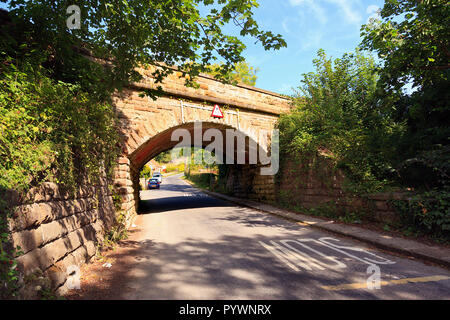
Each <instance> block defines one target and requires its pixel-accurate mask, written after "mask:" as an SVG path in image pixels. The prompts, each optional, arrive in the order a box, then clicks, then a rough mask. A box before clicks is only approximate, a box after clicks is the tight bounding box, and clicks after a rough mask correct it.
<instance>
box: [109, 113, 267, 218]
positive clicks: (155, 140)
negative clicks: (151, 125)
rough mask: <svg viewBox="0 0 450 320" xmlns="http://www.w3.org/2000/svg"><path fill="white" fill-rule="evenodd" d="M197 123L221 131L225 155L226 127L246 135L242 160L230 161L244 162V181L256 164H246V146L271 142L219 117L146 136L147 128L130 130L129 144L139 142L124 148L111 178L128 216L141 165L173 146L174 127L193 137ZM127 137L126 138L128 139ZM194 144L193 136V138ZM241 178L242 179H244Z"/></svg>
mask: <svg viewBox="0 0 450 320" xmlns="http://www.w3.org/2000/svg"><path fill="white" fill-rule="evenodd" d="M196 123H201V127H202V135H203V134H204V132H205V131H206V130H208V129H210V128H213V129H218V130H219V131H221V132H222V135H223V138H224V141H223V147H224V148H223V150H222V152H223V153H224V155H225V157H226V156H227V155H226V148H225V146H226V143H227V142H226V130H227V129H232V130H233V131H234V132H238V133H239V134H241V135H242V136H243V137H245V164H239V165H238V164H236V165H232V166H233V167H236V168H237V167H239V168H241V167H242V166H247V169H246V170H245V172H247V175H246V177H245V178H246V179H245V181H247V180H249V179H250V178H249V177H250V176H249V175H248V173H249V172H250V171H251V170H249V167H252V168H253V171H251V172H254V171H256V170H255V168H256V167H257V165H253V166H252V165H250V164H249V148H250V142H251V143H252V145H253V146H256V147H257V148H259V149H260V150H261V151H263V152H267V150H268V149H269V148H268V144H267V143H268V142H270V139H261V138H260V136H263V135H264V134H265V132H264V133H263V134H261V132H258V130H255V129H254V128H253V130H250V129H251V128H249V127H247V132H244V131H242V130H239V129H238V128H237V126H236V125H232V124H226V123H223V122H220V121H198V122H197V121H191V122H185V123H182V124H178V125H175V126H172V127H170V128H167V129H165V130H160V131H159V132H157V133H156V134H154V135H153V136H150V137H149V134H148V131H147V132H146V131H145V130H139V131H136V132H134V133H133V136H132V141H133V144H132V146H135V145H137V144H138V143H140V144H139V145H138V146H137V147H135V148H134V150H132V151H131V150H130V149H131V148H130V146H128V147H127V148H126V150H127V151H131V152H130V153H124V154H123V156H122V157H121V158H120V159H119V165H118V168H117V172H116V177H115V181H114V186H115V187H116V190H117V191H118V192H119V194H120V195H121V197H122V210H124V211H126V212H127V213H128V214H127V215H128V216H130V217H132V216H134V214H136V212H137V205H138V201H139V172H140V170H141V169H142V167H143V166H144V165H145V164H146V163H147V162H148V161H150V160H151V159H152V158H154V157H155V156H156V155H158V154H160V153H161V152H164V151H167V150H170V149H172V148H173V147H174V146H176V145H177V144H178V143H179V141H172V139H171V136H172V133H173V132H174V131H175V130H177V129H186V130H187V131H188V132H189V133H190V134H191V137H194V128H195V125H196ZM127 141H128V140H127ZM259 141H262V143H261V144H260V143H258V142H259ZM191 142H192V144H191V146H193V139H192V141H191ZM202 142H203V143H202V147H206V146H207V145H208V144H209V143H210V142H207V141H203V140H202ZM236 146H237V144H236V143H235V144H234V147H235V148H234V150H233V151H234V152H235V153H236ZM233 157H234V159H237V156H236V154H234V155H233ZM235 171H236V172H244V170H242V169H241V170H240V171H239V170H238V169H235ZM243 181H244V180H243Z"/></svg>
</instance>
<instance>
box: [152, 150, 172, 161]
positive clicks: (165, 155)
mask: <svg viewBox="0 0 450 320" xmlns="http://www.w3.org/2000/svg"><path fill="white" fill-rule="evenodd" d="M154 159H155V161H156V162H159V163H169V162H170V161H171V160H172V158H171V153H170V150H168V151H164V152H161V153H160V154H158V155H157V156H156V157H155V158H154Z"/></svg>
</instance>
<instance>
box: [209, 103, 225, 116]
mask: <svg viewBox="0 0 450 320" xmlns="http://www.w3.org/2000/svg"><path fill="white" fill-rule="evenodd" d="M211 117H214V118H223V113H222V110H220V107H219V105H217V104H215V105H214V109H213V111H212V113H211Z"/></svg>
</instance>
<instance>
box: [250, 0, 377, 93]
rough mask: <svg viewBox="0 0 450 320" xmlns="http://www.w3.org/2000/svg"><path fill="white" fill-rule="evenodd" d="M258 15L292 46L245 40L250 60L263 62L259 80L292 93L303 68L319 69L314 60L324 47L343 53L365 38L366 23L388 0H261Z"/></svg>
mask: <svg viewBox="0 0 450 320" xmlns="http://www.w3.org/2000/svg"><path fill="white" fill-rule="evenodd" d="M259 3H260V6H259V8H257V9H256V10H255V19H256V20H257V22H258V23H259V25H260V27H261V28H262V29H266V30H271V31H273V32H274V33H279V34H281V35H282V36H283V37H284V39H285V40H286V42H287V48H283V49H281V50H278V51H265V50H264V49H262V47H261V46H260V45H254V44H253V43H254V41H249V40H245V44H246V45H247V50H246V52H245V54H244V56H245V58H246V60H247V61H248V62H249V63H250V64H251V65H252V66H254V67H257V68H259V72H258V73H257V76H258V79H257V81H256V86H257V87H259V88H262V89H266V90H270V91H274V92H278V93H284V94H290V93H292V89H291V88H292V87H294V88H296V87H298V86H299V85H300V79H301V74H302V73H307V72H310V71H313V70H314V69H313V65H312V60H313V59H314V58H315V57H316V53H317V50H318V49H320V48H323V49H324V50H325V52H326V53H327V55H331V56H333V57H340V56H341V55H342V54H344V53H345V52H352V51H354V49H355V47H357V46H358V45H359V43H360V41H361V38H360V27H361V25H362V24H364V23H366V22H367V20H368V18H369V17H372V16H373V15H374V14H375V12H376V10H377V9H378V8H381V7H382V6H383V3H384V1H383V0H260V1H259Z"/></svg>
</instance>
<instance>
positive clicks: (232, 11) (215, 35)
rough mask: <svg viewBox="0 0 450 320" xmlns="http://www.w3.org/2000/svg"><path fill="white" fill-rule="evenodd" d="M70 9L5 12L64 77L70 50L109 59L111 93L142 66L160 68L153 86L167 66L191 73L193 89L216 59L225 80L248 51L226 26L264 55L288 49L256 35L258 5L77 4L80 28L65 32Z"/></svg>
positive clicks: (204, 0)
mask: <svg viewBox="0 0 450 320" xmlns="http://www.w3.org/2000/svg"><path fill="white" fill-rule="evenodd" d="M2 1H5V0H2ZM72 2H73V1H67V0H59V1H58V0H57V1H54V0H51V1H50V0H44V1H41V0H29V1H25V0H11V1H10V2H9V6H10V11H11V13H12V14H13V15H15V16H16V17H18V18H20V19H21V20H25V21H30V22H31V23H32V24H33V35H32V37H33V38H34V39H35V40H37V41H38V42H39V44H40V47H41V48H42V49H44V50H51V51H53V53H54V59H55V60H56V62H57V64H58V65H59V66H60V69H61V70H59V71H60V72H62V73H64V74H65V75H66V76H68V75H70V73H73V72H75V73H79V71H78V70H75V71H74V70H73V67H74V63H72V62H73V61H72V60H76V58H74V56H73V54H72V53H71V51H73V48H74V47H75V48H85V49H88V50H89V51H90V52H92V54H93V55H94V56H97V57H102V58H109V59H111V60H113V61H114V66H113V67H112V73H110V74H108V75H103V76H102V79H103V81H106V82H107V84H108V85H110V86H113V87H120V86H121V85H123V84H124V83H126V82H127V81H136V80H139V79H140V75H139V74H138V73H136V71H135V68H136V67H138V66H142V65H144V66H145V65H146V64H154V65H157V66H160V67H161V68H160V69H157V70H156V71H155V72H154V76H155V77H156V80H157V82H158V81H162V79H163V78H164V77H165V76H166V75H167V74H169V73H171V72H173V70H172V69H171V68H170V67H169V66H178V67H179V68H180V71H182V73H183V76H185V75H186V74H189V76H190V77H187V80H186V81H187V84H193V81H192V79H193V77H195V76H196V75H198V74H199V73H200V72H206V71H207V67H208V66H209V65H211V64H213V63H214V62H215V61H216V60H220V61H223V62H224V63H223V64H221V65H220V68H218V70H217V71H218V74H220V75H221V76H222V79H224V78H225V76H226V75H227V74H229V72H230V71H231V70H232V68H233V67H234V65H235V64H236V63H239V62H241V61H243V57H242V52H243V50H244V49H245V45H244V44H243V43H242V41H241V40H240V39H239V38H238V37H237V36H234V35H228V34H225V33H224V31H223V28H224V26H225V25H227V24H229V23H233V24H235V25H236V26H238V27H239V28H240V36H241V37H244V36H250V37H253V38H255V39H256V41H258V42H260V43H261V45H262V47H263V48H264V49H266V50H269V49H279V48H281V47H285V46H286V42H285V41H284V40H283V39H282V37H281V36H280V35H274V34H273V33H272V32H270V31H262V30H260V28H259V26H258V24H257V22H256V20H255V19H254V18H253V12H252V10H253V9H254V8H256V7H258V3H257V1H255V0H217V1H214V0H166V1H138V0H121V1H107V0H85V1H78V2H77V5H78V6H79V7H80V9H81V29H79V30H69V29H68V28H67V27H66V19H67V18H68V15H67V14H66V9H67V7H68V6H69V5H71V4H72ZM200 9H202V10H200ZM201 11H202V12H203V11H205V12H207V13H206V14H205V15H202V14H201ZM84 63H86V61H84ZM75 65H76V68H81V67H82V65H81V64H80V63H75ZM89 74H90V73H89ZM83 76H84V75H83ZM77 80H78V81H82V80H81V79H77Z"/></svg>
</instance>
